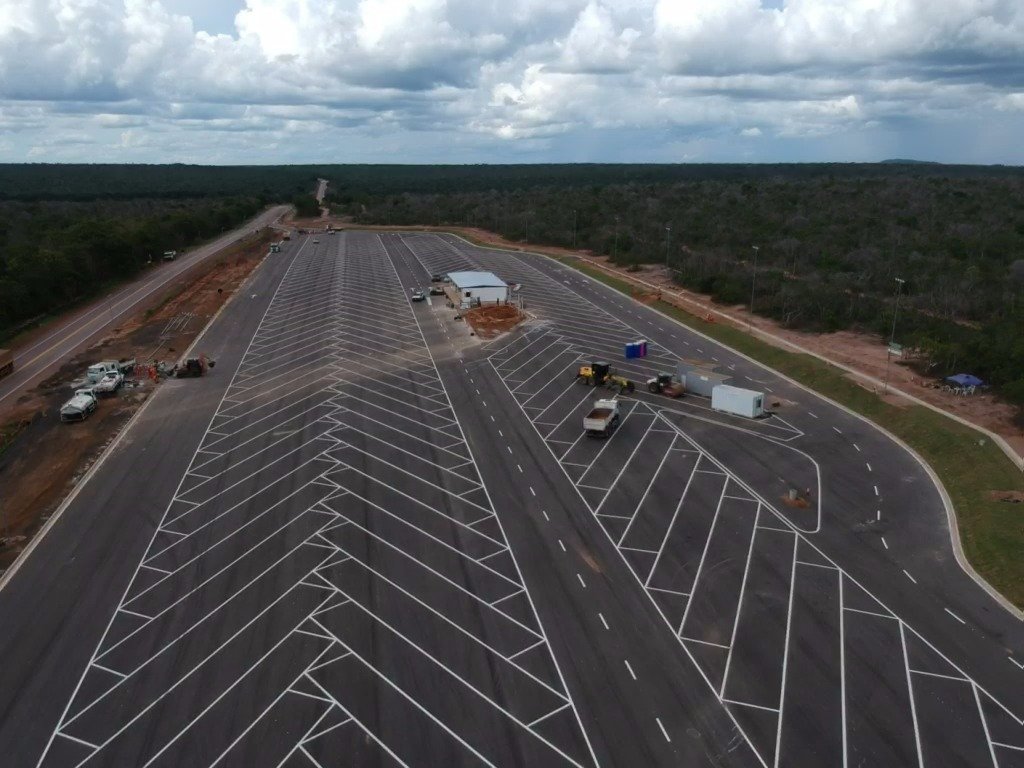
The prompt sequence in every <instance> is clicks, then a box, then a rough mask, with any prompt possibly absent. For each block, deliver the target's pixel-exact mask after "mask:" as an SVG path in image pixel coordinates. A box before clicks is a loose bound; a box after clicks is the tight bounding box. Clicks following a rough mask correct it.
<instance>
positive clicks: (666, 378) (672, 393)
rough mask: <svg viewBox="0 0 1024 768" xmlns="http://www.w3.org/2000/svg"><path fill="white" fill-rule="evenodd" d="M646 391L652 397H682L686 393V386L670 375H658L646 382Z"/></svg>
mask: <svg viewBox="0 0 1024 768" xmlns="http://www.w3.org/2000/svg"><path fill="white" fill-rule="evenodd" d="M647 391H648V392H650V393H651V394H652V395H665V397H682V396H683V393H684V392H686V386H685V385H684V384H683V383H682V382H681V381H679V379H677V378H676V377H675V376H674V375H673V374H671V373H659V374H658V375H657V376H655V377H654V378H653V379H648V380H647Z"/></svg>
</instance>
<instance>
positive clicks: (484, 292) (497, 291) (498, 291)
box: [462, 288, 508, 304]
mask: <svg viewBox="0 0 1024 768" xmlns="http://www.w3.org/2000/svg"><path fill="white" fill-rule="evenodd" d="M462 297H463V298H468V299H470V300H473V299H479V300H480V302H481V303H482V304H493V303H494V302H496V301H506V300H507V299H508V288H470V289H468V290H465V291H463V292H462Z"/></svg>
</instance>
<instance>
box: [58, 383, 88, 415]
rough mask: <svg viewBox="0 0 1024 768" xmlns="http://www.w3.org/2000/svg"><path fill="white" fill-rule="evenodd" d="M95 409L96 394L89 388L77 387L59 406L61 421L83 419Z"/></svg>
mask: <svg viewBox="0 0 1024 768" xmlns="http://www.w3.org/2000/svg"><path fill="white" fill-rule="evenodd" d="M95 410H96V395H94V394H93V392H92V390H91V389H79V390H76V391H75V396H74V397H72V398H71V399H70V400H68V401H67V402H66V403H64V405H62V406H61V407H60V420H61V421H85V420H86V419H87V418H89V414H91V413H92V412H93V411H95Z"/></svg>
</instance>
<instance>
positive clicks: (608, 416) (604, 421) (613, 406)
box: [583, 398, 619, 437]
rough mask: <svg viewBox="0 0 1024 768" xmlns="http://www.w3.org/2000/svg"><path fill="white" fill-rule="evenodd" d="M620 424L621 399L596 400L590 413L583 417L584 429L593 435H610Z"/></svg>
mask: <svg viewBox="0 0 1024 768" xmlns="http://www.w3.org/2000/svg"><path fill="white" fill-rule="evenodd" d="M618 424H619V401H618V399H617V398H612V399H610V400H595V401H594V406H593V408H591V409H590V413H588V414H587V415H586V416H584V417H583V429H584V430H585V431H586V433H587V434H588V435H590V436H591V437H610V436H611V434H612V432H614V431H615V427H617V426H618Z"/></svg>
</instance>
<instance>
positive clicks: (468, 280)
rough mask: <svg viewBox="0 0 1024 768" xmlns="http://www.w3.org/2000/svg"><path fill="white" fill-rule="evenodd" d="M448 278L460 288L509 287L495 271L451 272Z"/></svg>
mask: <svg viewBox="0 0 1024 768" xmlns="http://www.w3.org/2000/svg"><path fill="white" fill-rule="evenodd" d="M448 279H449V280H451V281H452V283H453V284H454V285H455V286H456V287H458V288H459V289H460V290H465V289H467V288H508V285H507V284H506V283H505V281H504V280H502V279H501V278H500V277H498V276H497V275H496V274H494V273H493V272H449V273H448Z"/></svg>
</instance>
